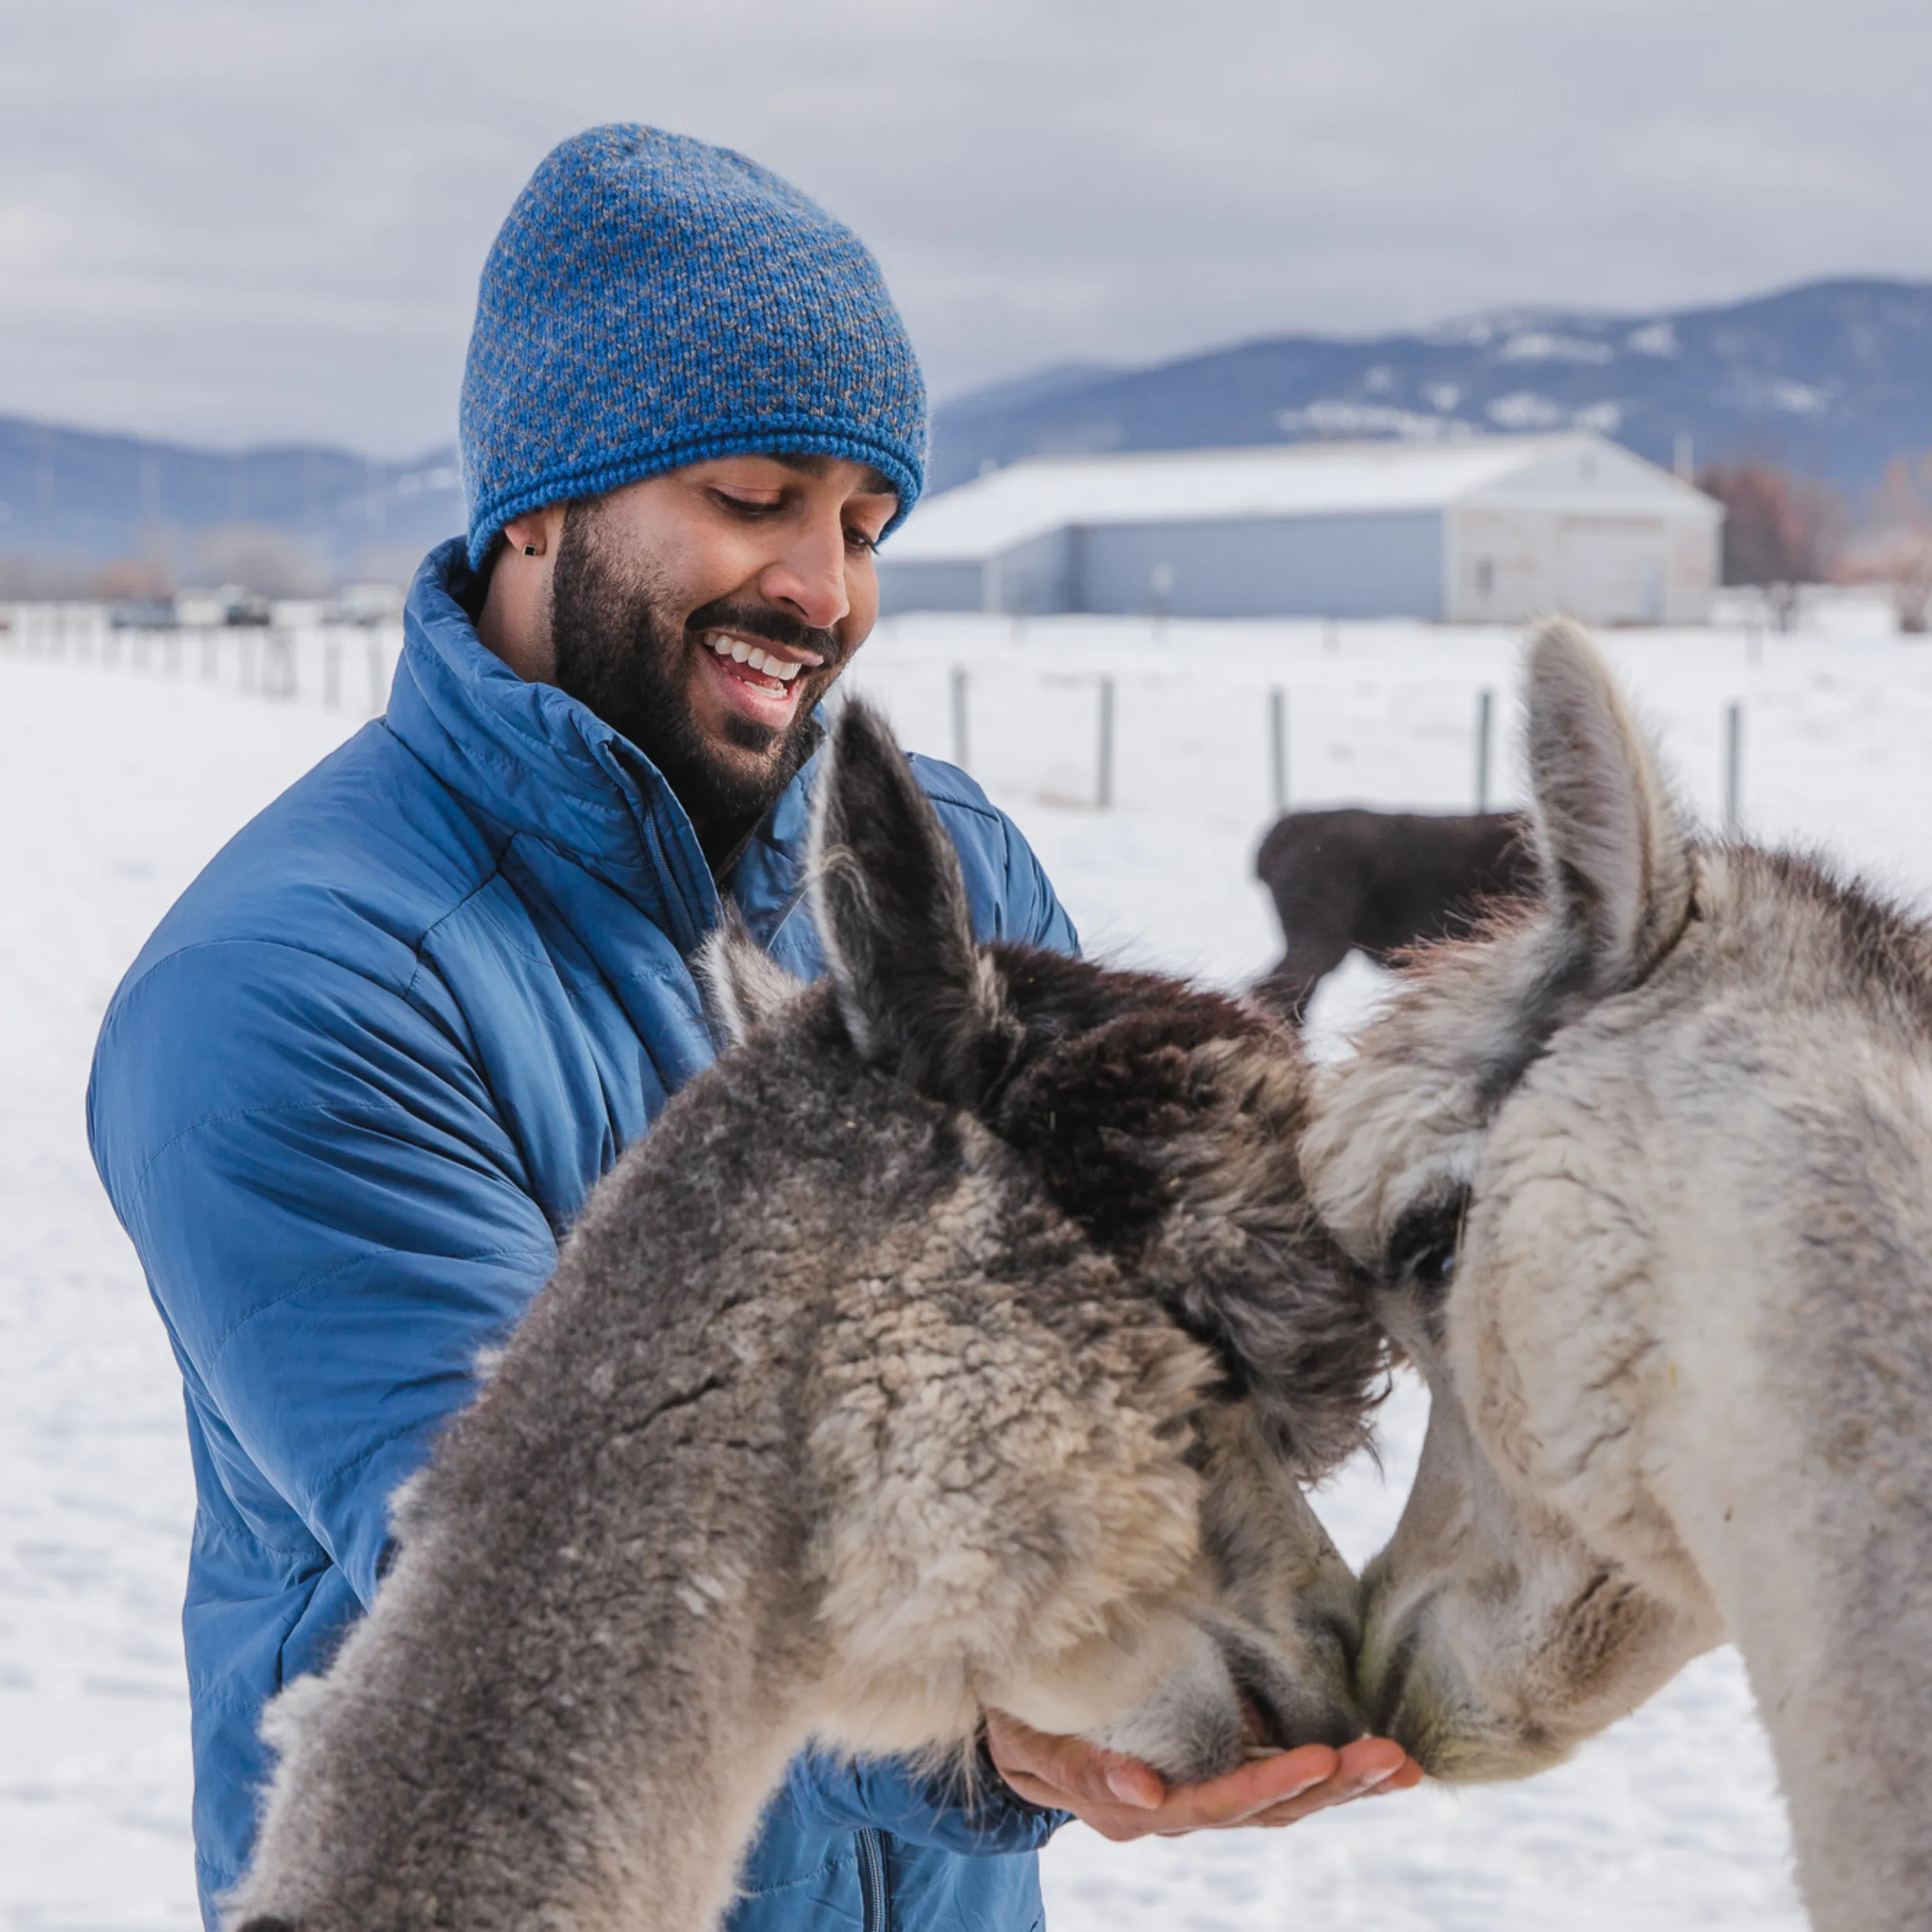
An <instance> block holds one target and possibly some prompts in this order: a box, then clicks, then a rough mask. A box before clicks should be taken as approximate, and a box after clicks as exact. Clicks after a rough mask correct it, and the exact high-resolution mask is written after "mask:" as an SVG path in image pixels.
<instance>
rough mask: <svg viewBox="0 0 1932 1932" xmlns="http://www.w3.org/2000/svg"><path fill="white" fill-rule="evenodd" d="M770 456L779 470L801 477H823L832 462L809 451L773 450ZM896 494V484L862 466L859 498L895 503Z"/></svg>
mask: <svg viewBox="0 0 1932 1932" xmlns="http://www.w3.org/2000/svg"><path fill="white" fill-rule="evenodd" d="M770 457H771V460H772V461H773V462H774V463H776V464H777V465H778V466H779V468H781V469H788V470H795V471H797V472H798V473H799V475H801V476H823V475H824V474H825V472H826V471H827V469H828V468H830V467H831V464H832V462H833V460H834V459H833V458H832V457H829V456H820V455H819V454H817V453H816V452H815V451H813V450H772V451H770ZM898 493H899V489H898V484H896V483H895V482H893V481H892V479H891V478H890V477H889V476H888V475H886V474H885V473H884V471H882V470H875V469H874V468H873V467H872V465H871V464H870V463H868V464H866V465H865V466H864V469H863V475H861V477H860V479H859V495H860V496H890V497H891V498H892V499H893V500H895V502H896V501H897V500H898Z"/></svg>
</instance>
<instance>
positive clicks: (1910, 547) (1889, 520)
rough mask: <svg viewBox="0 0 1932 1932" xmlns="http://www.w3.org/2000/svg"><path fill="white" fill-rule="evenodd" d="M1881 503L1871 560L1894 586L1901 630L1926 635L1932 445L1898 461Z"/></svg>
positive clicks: (1930, 609)
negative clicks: (1875, 541)
mask: <svg viewBox="0 0 1932 1932" xmlns="http://www.w3.org/2000/svg"><path fill="white" fill-rule="evenodd" d="M1877 511H1878V514H1877V518H1875V519H1874V521H1876V522H1877V525H1878V528H1879V532H1880V535H1879V538H1878V541H1877V544H1876V545H1875V546H1873V551H1872V553H1871V556H1872V561H1873V563H1874V564H1877V566H1878V574H1880V575H1883V577H1884V580H1885V582H1888V583H1889V584H1890V585H1891V592H1892V607H1893V609H1894V610H1896V611H1897V612H1898V628H1899V629H1900V630H1902V631H1903V632H1906V633H1907V634H1908V635H1912V636H1914V637H1919V636H1923V635H1924V634H1925V632H1926V631H1927V629H1928V628H1932V450H1927V451H1926V452H1925V453H1924V454H1921V455H1920V456H1918V457H1895V459H1894V460H1893V461H1892V462H1891V464H1890V466H1889V467H1888V468H1887V470H1886V471H1885V481H1884V484H1883V485H1882V486H1880V489H1879V492H1878V502H1877Z"/></svg>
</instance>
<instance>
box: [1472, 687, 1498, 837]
mask: <svg viewBox="0 0 1932 1932" xmlns="http://www.w3.org/2000/svg"><path fill="white" fill-rule="evenodd" d="M1495 723H1496V693H1495V692H1493V691H1485V692H1483V693H1482V696H1480V697H1479V698H1478V699H1477V700H1476V809H1477V810H1478V812H1486V811H1488V810H1489V740H1490V738H1491V735H1492V734H1493V728H1494V726H1495Z"/></svg>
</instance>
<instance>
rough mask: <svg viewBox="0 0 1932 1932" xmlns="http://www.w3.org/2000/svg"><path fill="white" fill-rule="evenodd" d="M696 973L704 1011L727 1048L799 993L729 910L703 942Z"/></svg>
mask: <svg viewBox="0 0 1932 1932" xmlns="http://www.w3.org/2000/svg"><path fill="white" fill-rule="evenodd" d="M697 973H698V984H699V987H700V989H701V990H702V991H703V994H704V1005H705V1010H706V1012H707V1013H709V1014H710V1018H711V1023H712V1026H713V1029H714V1030H716V1031H717V1033H718V1034H720V1035H721V1036H722V1037H723V1038H724V1041H725V1043H726V1044H727V1045H728V1046H734V1047H735V1046H736V1045H737V1044H738V1042H739V1041H742V1039H743V1038H744V1037H745V1035H746V1034H748V1033H749V1032H750V1031H751V1030H752V1029H753V1027H754V1026H763V1024H764V1023H765V1022H766V1021H767V1020H768V1019H773V1018H774V1017H775V1016H777V1013H778V1012H779V1010H780V1009H781V1008H782V1007H784V1006H785V1005H786V1004H787V1003H788V1002H790V1001H791V1000H792V999H793V998H795V997H796V996H797V995H798V994H799V993H800V992H802V991H803V990H804V982H803V981H802V980H795V979H794V978H793V977H792V975H791V974H790V973H788V972H786V970H785V968H784V967H783V966H780V965H779V964H778V962H777V960H775V959H773V958H772V956H771V955H770V953H768V952H766V951H765V949H764V948H763V947H762V946H761V945H759V943H758V942H757V941H756V940H755V939H753V938H752V936H751V934H749V933H748V932H747V931H746V930H745V926H744V922H743V921H742V920H740V919H739V917H738V914H737V913H736V912H735V911H732V910H729V909H728V910H727V911H726V913H725V916H724V924H723V925H721V926H720V927H719V928H718V929H717V931H716V932H714V933H713V934H712V935H711V937H710V938H709V939H707V940H706V941H705V942H704V945H703V950H702V951H700V952H699V955H698V960H697Z"/></svg>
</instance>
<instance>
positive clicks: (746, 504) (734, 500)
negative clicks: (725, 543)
mask: <svg viewBox="0 0 1932 1932" xmlns="http://www.w3.org/2000/svg"><path fill="white" fill-rule="evenodd" d="M711 495H712V498H713V501H715V502H717V503H720V504H722V505H723V506H724V508H725V509H727V510H728V511H731V514H733V515H734V516H738V517H762V516H766V515H768V514H770V512H771V511H774V510H776V509H777V507H778V506H777V503H766V502H764V501H763V500H760V498H758V497H756V496H733V495H732V494H731V492H730V491H729V490H728V489H714V490H713V491H712V493H711Z"/></svg>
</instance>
